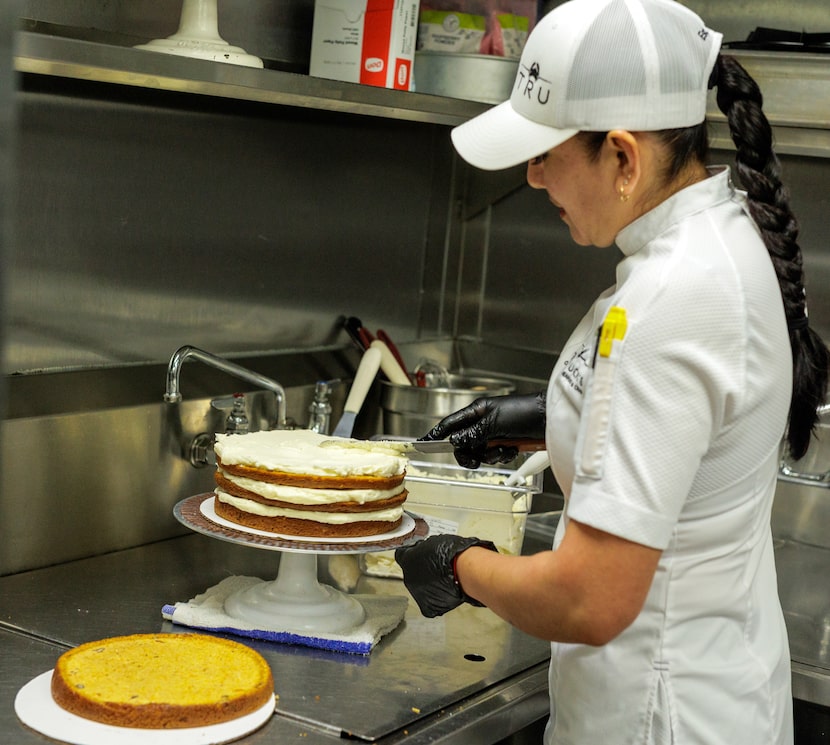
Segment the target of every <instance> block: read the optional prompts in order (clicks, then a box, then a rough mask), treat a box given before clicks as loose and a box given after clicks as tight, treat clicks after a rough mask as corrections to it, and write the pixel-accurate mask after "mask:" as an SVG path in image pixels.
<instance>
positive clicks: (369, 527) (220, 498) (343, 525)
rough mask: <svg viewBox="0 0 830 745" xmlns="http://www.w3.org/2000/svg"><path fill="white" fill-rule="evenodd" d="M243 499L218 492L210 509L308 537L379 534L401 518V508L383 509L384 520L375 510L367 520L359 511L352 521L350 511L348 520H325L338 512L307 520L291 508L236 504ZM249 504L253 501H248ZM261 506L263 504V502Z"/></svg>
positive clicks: (233, 518)
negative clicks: (255, 508) (253, 507)
mask: <svg viewBox="0 0 830 745" xmlns="http://www.w3.org/2000/svg"><path fill="white" fill-rule="evenodd" d="M246 501H249V500H236V498H235V497H229V496H228V495H224V494H221V493H218V494H217V495H216V499H215V500H214V511H215V512H216V514H217V515H218V516H219V517H223V518H224V519H225V520H228V521H230V522H233V523H237V524H238V525H244V526H246V527H248V528H254V529H255V530H263V531H266V532H269V533H280V534H282V535H290V536H307V537H310V538H353V537H358V536H373V535H380V534H382V533H386V532H388V531H391V530H395V529H396V528H398V527H399V526H400V524H401V522H402V521H403V510H402V509H397V510H385V511H384V513H388V514H385V516H386V518H388V519H382V516H381V515H379V513H373V514H372V517H371V519H369V515H364V514H361V515H360V516H359V518H360V519H358V520H355V519H354V518H355V517H356V515H354V514H350V515H348V517H349V518H350V520H349V522H331V521H329V519H330V518H331V517H332V516H336V515H337V514H338V513H331V512H328V513H326V512H318V513H314V517H313V519H309V517H310V513H302V512H297V511H291V510H283V511H279V512H278V511H276V510H274V508H270V509H269V508H265V509H266V510H267V512H266V513H263V514H258V513H256V512H249V511H247V510H243V509H240V508H239V506H238V505H239V504H240V503H243V502H246ZM251 504H257V503H256V502H252V503H251ZM262 506H263V507H264V505H262ZM271 510H274V511H273V512H272V511H271ZM395 513H397V517H395ZM339 514H342V513H339ZM321 518H322V519H321ZM323 520H326V522H323Z"/></svg>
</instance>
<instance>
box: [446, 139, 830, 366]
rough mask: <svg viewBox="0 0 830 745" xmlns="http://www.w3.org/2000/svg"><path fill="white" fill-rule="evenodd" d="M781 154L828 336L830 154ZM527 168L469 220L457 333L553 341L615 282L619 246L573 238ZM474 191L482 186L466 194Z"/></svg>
mask: <svg viewBox="0 0 830 745" xmlns="http://www.w3.org/2000/svg"><path fill="white" fill-rule="evenodd" d="M734 157H735V156H734V152H726V151H715V152H713V153H712V157H711V160H712V162H713V163H725V164H731V163H733V162H734ZM781 160H782V166H783V172H784V178H785V181H786V183H787V184H788V186H789V188H790V191H791V196H792V203H793V208H794V210H795V212H796V215H797V217H798V219H799V223H800V227H801V230H800V234H799V238H800V243H801V247H802V251H803V254H804V266H805V272H806V276H807V293H808V303H809V313H810V322H811V324H812V325H813V327H814V328H815V329H816V330H817V331H818V332H819V333H820V334H821V335H822V336H823V338H824V339H826V340H830V244H829V243H828V241H827V237H826V236H827V230H826V222H827V215H828V213H829V212H830V159H828V158H804V157H795V156H786V155H784V156H781ZM470 177H471V178H474V179H475V180H476V181H477V184H476V186H475V187H471V190H473V189H474V193H475V195H478V194H480V193H487V192H488V191H494V190H496V186H495V185H494V178H493V177H490V176H488V175H487V174H481V173H476V174H471V176H470ZM502 178H503V179H504V177H502ZM522 178H523V169H518V170H517V171H516V172H515V174H514V179H513V184H515V185H517V186H516V188H515V190H514V191H510V192H509V193H508V194H507V196H505V197H503V198H502V199H500V200H499V201H497V202H496V203H495V204H492V205H489V206H487V207H484V208H483V209H481V210H480V211H479V212H477V213H476V214H474V215H472V216H471V217H470V218H469V219H468V220H467V221H466V224H465V226H464V230H463V232H462V240H463V241H464V246H463V255H464V257H465V260H464V272H465V274H464V276H465V279H464V281H463V282H462V287H463V291H462V292H461V293H460V294H459V298H458V300H459V312H458V319H459V322H458V326H457V328H456V334H457V335H459V336H471V337H474V338H482V339H486V340H487V341H488V342H489V343H491V344H496V345H506V346H510V347H518V348H529V349H537V350H538V349H547V350H554V351H555V350H558V349H559V348H560V346H561V344H563V343H564V341H565V340H566V339H567V334H568V333H569V332H570V330H571V329H572V328H573V327H574V326H575V325H576V323H577V322H578V321H579V319H580V318H581V317H582V315H583V313H584V312H585V311H586V310H587V309H588V306H589V304H590V302H591V301H592V300H593V298H594V297H595V296H596V295H597V294H598V293H599V292H600V291H601V290H603V289H605V288H606V287H608V286H609V285H611V284H612V283H613V281H614V267H615V265H616V262H617V261H618V260H619V258H620V254H619V251H618V250H617V249H616V248H615V247H609V248H603V249H598V248H595V247H589V248H585V247H581V246H577V245H575V244H574V243H573V242H572V241H571V240H570V236H569V234H568V230H567V228H566V227H565V226H564V224H563V223H562V222H561V221H560V220H559V217H558V215H557V214H556V210H554V209H553V208H552V207H551V206H550V203H549V202H548V200H547V197H546V195H545V194H544V193H543V192H542V193H540V192H536V191H534V190H533V189H531V188H530V187H528V186H526V185H521V186H519V184H521V180H522ZM488 179H489V181H488ZM500 186H501V188H502V190H504V188H505V186H504V184H503V183H502V184H500ZM476 201H477V198H476V196H473V197H471V198H470V199H469V200H468V202H469V203H470V204H473V205H474V204H475V203H476Z"/></svg>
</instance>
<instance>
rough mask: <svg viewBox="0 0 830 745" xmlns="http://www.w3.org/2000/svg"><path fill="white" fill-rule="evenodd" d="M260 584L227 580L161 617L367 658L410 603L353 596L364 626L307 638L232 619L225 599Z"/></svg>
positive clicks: (383, 597)
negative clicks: (363, 614) (361, 608)
mask: <svg viewBox="0 0 830 745" xmlns="http://www.w3.org/2000/svg"><path fill="white" fill-rule="evenodd" d="M259 582H262V580H260V579H258V578H257V577H244V576H234V577H227V578H225V579H223V580H222V581H221V582H220V583H219V584H218V585H214V586H213V587H211V588H209V589H207V590H205V592H203V593H202V594H201V595H197V596H196V597H194V598H192V599H191V600H188V601H187V602H184V603H176V604H175V605H165V606H163V607H162V609H161V615H162V617H163V618H165V619H166V620H168V621H172V622H173V623H176V624H180V625H182V626H189V627H191V628H196V629H203V630H205V631H216V632H220V633H228V634H234V635H235V636H243V637H248V638H250V639H261V640H264V641H271V642H277V643H280V644H298V645H302V646H306V647H313V648H316V649H326V650H329V651H333V652H346V653H349V654H361V655H367V654H369V653H370V652H371V651H372V649H373V648H374V646H375V645H376V644H377V643H378V641H380V639H381V637H383V636H384V635H385V634H388V633H389V632H390V631H392V630H393V629H394V628H396V627H397V626H398V624H400V622H401V621H402V620H403V617H404V614H405V613H406V608H407V605H408V602H409V600H408V598H406V597H404V596H398V595H352V596H351V597H353V598H355V599H356V600H358V601H359V602H360V604H361V605H362V606H363V609H364V610H365V611H366V618H365V619H364V621H363V623H361V624H360V625H359V626H357V627H356V628H354V629H352V630H350V631H346V632H340V633H328V632H314V635H311V634H309V635H306V634H302V633H298V632H297V631H290V630H287V629H279V628H262V627H259V626H256V625H254V624H251V623H249V622H247V621H243V620H240V619H236V618H231V617H230V616H228V615H227V614H226V613H225V609H224V606H225V598H227V597H228V596H229V595H231V594H232V593H234V592H237V591H239V590H243V589H245V588H247V587H250V586H252V585H255V584H257V583H259Z"/></svg>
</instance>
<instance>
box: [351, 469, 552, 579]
mask: <svg viewBox="0 0 830 745" xmlns="http://www.w3.org/2000/svg"><path fill="white" fill-rule="evenodd" d="M512 474H513V471H512V470H506V469H500V468H493V467H489V466H482V467H481V468H478V469H475V470H470V469H467V468H462V467H461V466H457V465H456V466H453V465H445V464H436V463H429V462H424V461H413V462H411V463H410V464H409V466H408V467H407V475H406V480H405V485H406V488H407V490H408V491H409V496H408V497H407V500H406V505H405V508H406V510H407V512H411V513H413V514H415V515H418V516H420V517H423V518H424V520H426V522H427V524H428V525H429V531H430V535H433V534H438V533H454V534H456V535H463V536H475V537H476V538H481V539H484V540H490V541H493V543H495V544H496V547H497V548H498V550H499V552H500V553H504V554H513V555H518V554H520V553H521V551H522V543H523V542H524V534H525V524H526V522H527V516H528V513H529V512H530V508H531V504H532V499H533V495H534V494H536V493H539V492H540V491H541V490H542V474H536V475H535V476H532V477H529V478H528V480H527V482H526V484H525V485H520V486H505V484H504V482H505V480H506V479H507V478H508V477H509V476H511V475H512ZM360 568H361V570H362V571H363V573H364V574H368V575H371V576H375V577H397V578H400V577H401V576H402V574H401V568H400V567H399V566H398V564H397V563H396V562H395V555H394V552H392V551H383V552H378V553H369V554H363V555H361V557H360Z"/></svg>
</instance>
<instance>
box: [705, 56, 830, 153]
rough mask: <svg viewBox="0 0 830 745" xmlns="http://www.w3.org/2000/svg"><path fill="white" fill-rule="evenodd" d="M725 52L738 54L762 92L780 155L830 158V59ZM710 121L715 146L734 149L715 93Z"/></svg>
mask: <svg viewBox="0 0 830 745" xmlns="http://www.w3.org/2000/svg"><path fill="white" fill-rule="evenodd" d="M724 53H726V54H729V55H732V56H734V57H735V58H736V59H737V60H738V61H739V62H740V63H741V65H742V66H743V67H744V68H745V69H746V71H747V72H748V73H749V74H750V75H752V77H753V78H754V79H755V81H756V82H757V83H758V85H759V87H760V88H761V92H762V93H763V95H764V112H765V113H766V115H767V118H768V119H769V121H770V123H771V124H772V126H773V135H774V137H775V149H776V150H777V151H778V152H779V153H786V154H788V155H806V156H813V157H820V158H830V108H828V101H830V56H828V55H826V54H804V53H801V52H754V51H747V50H736V49H725V50H724ZM707 118H708V119H709V121H710V123H711V127H710V131H711V138H712V145H713V147H718V148H726V149H732V147H733V146H732V140H731V138H730V136H729V129H728V127H727V125H726V118H725V117H724V115H723V114H721V112H720V110H719V109H718V107H717V103H716V102H715V91H712V92H711V93H710V95H709V106H708V107H707Z"/></svg>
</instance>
